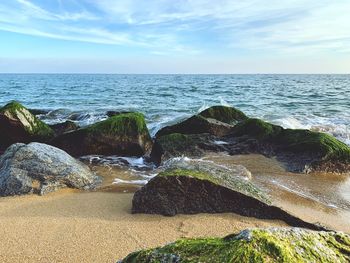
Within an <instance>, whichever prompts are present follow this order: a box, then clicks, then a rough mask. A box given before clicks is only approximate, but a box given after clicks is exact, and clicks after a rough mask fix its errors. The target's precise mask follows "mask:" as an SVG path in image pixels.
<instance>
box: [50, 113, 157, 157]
mask: <svg viewBox="0 0 350 263" xmlns="http://www.w3.org/2000/svg"><path fill="white" fill-rule="evenodd" d="M52 144H53V145H54V146H56V147H58V148H61V149H63V150H65V151H67V152H68V153H69V154H71V155H73V156H82V155H89V154H101V155H121V156H142V155H144V154H145V153H149V152H150V150H151V147H152V140H151V137H150V135H149V132H148V129H147V126H146V123H145V119H144V116H143V115H142V114H141V113H128V114H120V115H117V116H114V117H110V118H108V119H107V120H105V121H101V122H98V123H95V124H93V125H90V126H87V127H85V128H81V129H78V130H76V131H72V132H68V133H65V134H62V135H60V136H58V137H56V138H55V139H54V140H53V141H52Z"/></svg>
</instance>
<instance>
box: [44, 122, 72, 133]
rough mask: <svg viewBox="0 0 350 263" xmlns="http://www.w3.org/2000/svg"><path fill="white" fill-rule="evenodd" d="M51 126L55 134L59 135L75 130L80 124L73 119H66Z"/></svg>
mask: <svg viewBox="0 0 350 263" xmlns="http://www.w3.org/2000/svg"><path fill="white" fill-rule="evenodd" d="M49 126H50V128H51V129H52V130H53V131H54V133H55V136H59V135H62V134H63V133H66V132H70V131H75V130H78V129H79V126H78V125H77V124H76V123H75V122H73V121H65V122H62V123H56V124H52V125H49Z"/></svg>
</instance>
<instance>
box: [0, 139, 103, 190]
mask: <svg viewBox="0 0 350 263" xmlns="http://www.w3.org/2000/svg"><path fill="white" fill-rule="evenodd" d="M100 181H101V180H100V178H99V177H98V176H96V175H95V174H93V173H92V172H91V171H90V169H89V168H88V167H87V166H86V165H84V164H83V163H81V162H80V161H78V160H76V159H74V158H73V157H71V156H69V155H68V154H67V153H66V152H64V151H62V150H60V149H57V148H55V147H53V146H50V145H46V144H42V143H30V144H28V145H25V144H22V143H17V144H13V145H11V146H10V147H9V148H8V149H7V150H6V151H5V153H4V154H3V155H2V156H1V157H0V195H1V196H9V195H23V194H28V193H33V192H34V193H39V194H46V193H48V192H52V191H55V190H57V189H59V188H62V187H71V188H78V189H93V188H95V187H96V185H97V184H99V183H100Z"/></svg>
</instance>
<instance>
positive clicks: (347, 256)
mask: <svg viewBox="0 0 350 263" xmlns="http://www.w3.org/2000/svg"><path fill="white" fill-rule="evenodd" d="M132 262H138V263H146V262H147V263H156V262H169V263H170V262H178V263H180V262H202V263H221V262H285V263H290V262H305V263H306V262H324V263H334V262H339V263H345V262H350V236H349V235H348V234H345V233H342V232H323V231H311V230H306V229H300V228H268V229H259V228H255V229H247V230H243V231H242V232H240V233H238V234H233V235H229V236H227V237H224V238H199V239H181V240H178V241H176V242H173V243H170V244H168V245H166V246H164V247H158V248H155V249H146V250H141V251H138V252H134V253H131V254H129V255H128V256H127V257H126V258H125V259H123V260H121V261H119V263H132Z"/></svg>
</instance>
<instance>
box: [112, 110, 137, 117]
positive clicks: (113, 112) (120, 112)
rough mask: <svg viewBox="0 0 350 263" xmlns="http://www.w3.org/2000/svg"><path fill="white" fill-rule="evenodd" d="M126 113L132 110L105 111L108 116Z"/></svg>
mask: <svg viewBox="0 0 350 263" xmlns="http://www.w3.org/2000/svg"><path fill="white" fill-rule="evenodd" d="M126 113H132V112H131V111H113V110H110V111H107V112H106V115H107V116H108V117H113V116H117V115H120V114H126Z"/></svg>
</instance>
